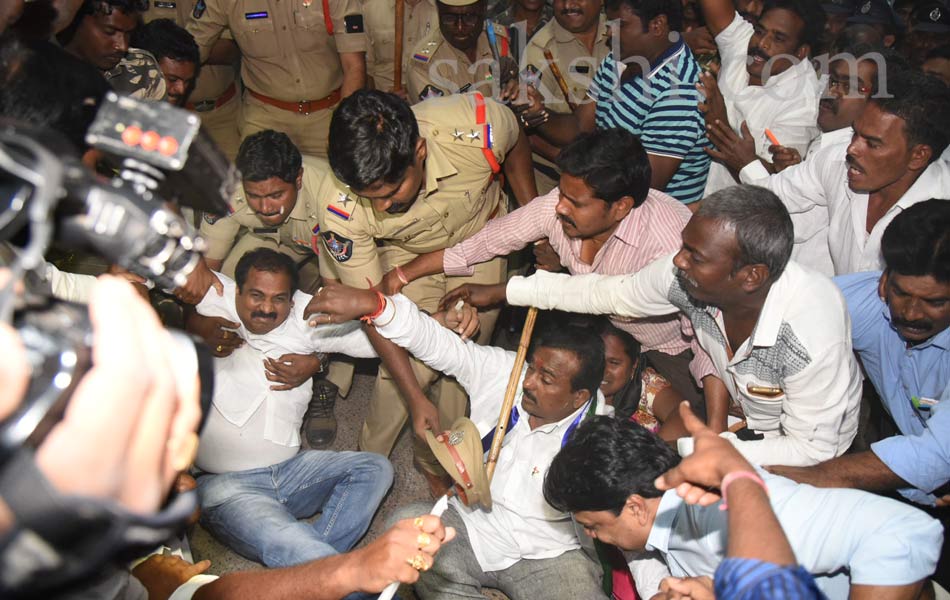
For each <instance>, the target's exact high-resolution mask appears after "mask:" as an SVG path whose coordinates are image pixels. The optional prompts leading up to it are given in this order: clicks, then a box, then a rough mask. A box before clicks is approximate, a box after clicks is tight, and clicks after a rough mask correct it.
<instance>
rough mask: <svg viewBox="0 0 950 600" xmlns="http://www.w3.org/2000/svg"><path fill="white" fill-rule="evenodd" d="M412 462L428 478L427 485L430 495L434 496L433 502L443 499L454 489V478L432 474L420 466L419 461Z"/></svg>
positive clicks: (444, 474) (445, 474)
mask: <svg viewBox="0 0 950 600" xmlns="http://www.w3.org/2000/svg"><path fill="white" fill-rule="evenodd" d="M412 462H413V464H414V465H415V466H416V468H417V469H418V470H419V472H420V473H422V476H423V477H425V478H426V484H428V486H429V493H430V494H432V499H433V500H436V499H438V498H441V497H442V496H444V495H446V494H447V493H448V491H449V490H450V489H452V478H451V477H449V475H448V474H447V473H442V474H436V473H432V472H430V471H427V470H426V469H425V467H423V466H422V465H421V464H419V461H416V460H414V461H412Z"/></svg>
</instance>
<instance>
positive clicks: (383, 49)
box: [363, 0, 439, 92]
mask: <svg viewBox="0 0 950 600" xmlns="http://www.w3.org/2000/svg"><path fill="white" fill-rule="evenodd" d="M403 1H404V2H405V5H406V6H405V12H404V13H403V46H402V48H403V50H402V82H401V83H402V86H403V89H405V85H406V69H407V67H408V66H409V51H410V50H412V49H413V47H415V45H416V44H418V43H419V42H420V41H422V40H423V39H424V38H426V37H428V35H429V33H431V32H432V30H433V29H437V28H438V26H439V20H438V13H437V12H436V9H435V0H403ZM395 10H396V1H395V0H363V19H364V20H365V22H366V35H367V36H368V37H369V47H368V49H367V51H366V71H367V73H368V74H369V77H370V79H372V81H373V87H374V88H375V89H377V90H383V91H384V92H388V91H391V90H392V89H393V87H394V81H393V78H394V77H395V61H396V45H395V39H396V24H395V21H394V20H393V14H394V11H395Z"/></svg>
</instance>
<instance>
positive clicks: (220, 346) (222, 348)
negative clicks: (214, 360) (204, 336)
mask: <svg viewBox="0 0 950 600" xmlns="http://www.w3.org/2000/svg"><path fill="white" fill-rule="evenodd" d="M215 350H217V351H218V352H223V351H224V346H222V345H221V344H218V347H217V348H215Z"/></svg>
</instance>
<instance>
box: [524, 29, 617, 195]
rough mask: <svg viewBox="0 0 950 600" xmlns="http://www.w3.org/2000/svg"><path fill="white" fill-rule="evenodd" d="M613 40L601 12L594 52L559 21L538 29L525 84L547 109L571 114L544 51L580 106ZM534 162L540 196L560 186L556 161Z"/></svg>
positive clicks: (528, 51) (526, 59)
mask: <svg viewBox="0 0 950 600" xmlns="http://www.w3.org/2000/svg"><path fill="white" fill-rule="evenodd" d="M609 40H610V31H609V29H608V28H607V18H606V17H605V16H604V15H603V13H601V15H600V21H599V22H598V23H597V38H596V39H595V41H594V52H593V53H590V52H588V51H587V47H586V46H585V45H584V44H583V43H582V42H581V41H580V40H578V39H577V38H576V37H574V34H573V33H571V32H570V31H568V30H566V29H564V28H563V27H561V24H560V23H558V22H557V19H552V20H551V21H549V22H548V23H547V25H545V26H544V27H542V28H541V29H539V30H538V32H537V33H536V34H535V35H534V37H532V38H531V41H529V42H528V47H527V48H526V49H525V56H524V60H522V61H521V67H522V70H521V77H522V80H523V81H526V82H528V83H531V84H532V85H534V86H535V87H536V88H537V89H538V91H539V92H541V94H542V97H543V98H544V106H545V108H547V109H548V110H550V111H552V112H556V113H568V112H570V111H571V108H570V106H568V104H567V100H566V99H565V98H564V93H563V92H561V88H560V87H559V86H558V84H557V80H556V79H555V77H554V74H553V73H552V72H551V67H550V65H549V64H548V60H547V59H546V58H545V57H544V51H545V50H548V51H550V52H551V54H552V56H553V57H554V61H555V64H556V65H557V66H558V69H560V71H561V75H563V76H564V80H565V82H566V83H567V89H568V91H569V92H570V95H571V100H572V101H573V102H574V103H575V104H577V105H580V104H583V103H584V102H585V101H586V96H587V88H588V87H589V86H590V82H591V80H593V79H594V75H595V74H596V73H597V68H598V67H599V66H600V63H601V61H603V60H604V58H606V56H607V54H608V53H610V48H609V47H608V46H607V42H608V41H609ZM531 160H532V162H533V163H534V175H535V180H536V182H537V184H538V193H539V194H542V195H543V194H546V193H548V192H549V191H551V190H552V189H553V188H554V187H555V186H556V185H557V184H558V179H559V177H560V173H559V172H558V170H557V167H556V166H555V165H554V163H553V162H551V161H549V160H548V159H546V158H544V157H543V156H541V155H539V154H537V153H535V154H534V155H532V157H531Z"/></svg>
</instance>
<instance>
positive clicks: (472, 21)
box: [439, 13, 482, 27]
mask: <svg viewBox="0 0 950 600" xmlns="http://www.w3.org/2000/svg"><path fill="white" fill-rule="evenodd" d="M481 20H482V15H481V14H478V13H440V14H439V22H440V23H442V24H443V25H445V26H447V27H451V26H452V25H455V24H456V23H459V22H461V24H462V25H465V26H466V27H474V26H476V25H478V23H479V22H480V21H481Z"/></svg>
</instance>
